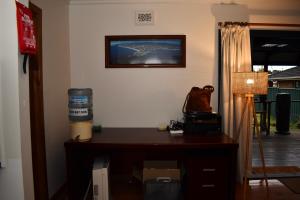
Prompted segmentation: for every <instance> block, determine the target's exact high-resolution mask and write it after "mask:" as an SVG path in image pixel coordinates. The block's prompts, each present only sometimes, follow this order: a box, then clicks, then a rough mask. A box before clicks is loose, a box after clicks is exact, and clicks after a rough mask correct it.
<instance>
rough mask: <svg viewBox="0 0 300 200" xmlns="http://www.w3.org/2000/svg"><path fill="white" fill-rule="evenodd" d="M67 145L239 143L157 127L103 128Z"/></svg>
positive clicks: (222, 145) (218, 144)
mask: <svg viewBox="0 0 300 200" xmlns="http://www.w3.org/2000/svg"><path fill="white" fill-rule="evenodd" d="M65 146H66V147H68V146H102V147H126V146H127V147H128V146H130V147H141V146H143V147H155V146H160V147H176V148H180V147H183V148H194V147H197V148H199V147H200V146H201V147H233V148H236V147H237V146H238V145H237V143H235V142H234V141H233V139H231V138H230V137H228V136H226V135H222V136H200V135H183V136H171V135H170V134H169V133H168V132H167V131H158V130H157V129H155V128H103V129H102V132H101V133H95V134H93V138H92V139H91V140H89V141H87V142H78V141H73V140H69V141H67V142H65Z"/></svg>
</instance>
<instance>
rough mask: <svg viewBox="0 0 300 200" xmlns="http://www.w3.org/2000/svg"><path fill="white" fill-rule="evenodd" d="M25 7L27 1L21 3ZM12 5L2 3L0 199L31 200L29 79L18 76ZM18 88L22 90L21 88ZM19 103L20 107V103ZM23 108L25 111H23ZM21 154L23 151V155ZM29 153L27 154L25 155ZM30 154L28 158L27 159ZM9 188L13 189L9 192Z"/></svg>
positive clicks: (14, 9)
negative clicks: (0, 162) (1, 159)
mask: <svg viewBox="0 0 300 200" xmlns="http://www.w3.org/2000/svg"><path fill="white" fill-rule="evenodd" d="M22 2H23V3H25V4H27V3H28V1H26V0H24V1H22ZM15 11H16V8H15V2H14V1H10V0H2V1H1V6H0V13H1V17H0V20H1V27H5V28H3V29H1V38H0V43H1V49H2V55H1V65H0V66H1V73H0V74H1V90H2V91H1V97H0V99H1V101H0V102H2V112H1V115H2V116H1V117H0V119H1V123H2V131H3V136H4V144H5V158H6V165H5V168H3V169H0V199H34V196H33V177H32V168H31V156H30V152H31V144H30V142H29V143H28V141H27V137H29V138H30V127H29V122H28V120H27V119H26V118H24V117H27V116H28V115H29V112H28V107H29V104H28V93H27V91H28V79H27V78H26V77H25V78H24V77H23V76H22V75H21V72H20V70H19V66H20V65H19V63H20V62H21V59H22V58H21V56H20V55H19V54H18V43H17V27H16V12H15ZM20 86H21V87H20ZM20 102H21V104H20ZM22 109H24V110H22ZM22 151H23V152H22ZM28 152H29V153H28ZM28 154H29V156H28ZM11 188H14V191H13V192H12V190H11Z"/></svg>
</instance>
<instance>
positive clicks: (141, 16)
mask: <svg viewBox="0 0 300 200" xmlns="http://www.w3.org/2000/svg"><path fill="white" fill-rule="evenodd" d="M135 24H136V25H153V24H154V12H153V11H152V10H138V11H135Z"/></svg>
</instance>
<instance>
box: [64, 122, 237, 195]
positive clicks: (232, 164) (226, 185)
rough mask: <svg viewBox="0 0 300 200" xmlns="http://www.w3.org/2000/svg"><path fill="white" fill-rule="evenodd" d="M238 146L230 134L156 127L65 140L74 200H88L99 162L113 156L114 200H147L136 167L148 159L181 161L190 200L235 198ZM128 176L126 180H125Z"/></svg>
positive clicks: (116, 129) (113, 129) (68, 174)
mask: <svg viewBox="0 0 300 200" xmlns="http://www.w3.org/2000/svg"><path fill="white" fill-rule="evenodd" d="M237 148H238V145H237V144H236V143H234V142H233V140H232V139H230V138H229V137H227V136H211V137H208V136H206V137H200V136H195V135H193V136H186V135H185V136H182V137H172V136H170V135H169V133H168V132H159V131H157V130H156V129H154V128H104V129H103V130H102V133H100V134H94V136H93V138H92V140H91V141H88V142H75V141H71V140H70V141H67V142H65V150H66V160H67V179H68V194H69V199H72V200H76V199H82V198H83V195H84V192H85V190H86V188H87V185H88V182H89V180H90V179H91V173H92V164H93V159H94V157H96V156H99V155H103V154H105V155H109V157H110V159H111V172H110V176H111V177H110V178H111V183H110V187H111V193H112V197H113V198H112V199H113V200H127V199H128V200H135V199H137V200H141V199H143V192H142V191H143V186H142V184H141V183H134V182H133V181H132V180H130V179H131V178H132V176H131V175H132V169H133V166H135V167H141V168H142V167H143V161H144V160H178V162H179V163H180V165H181V166H183V168H184V169H185V170H184V171H185V172H186V173H185V176H184V179H183V181H184V199H189V200H190V199H191V200H197V199H204V200H205V199H211V200H213V199H218V200H222V199H224V200H225V199H226V200H229V199H234V192H235V177H236V176H235V174H236V154H237ZM124 177H125V178H124Z"/></svg>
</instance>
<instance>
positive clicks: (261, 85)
mask: <svg viewBox="0 0 300 200" xmlns="http://www.w3.org/2000/svg"><path fill="white" fill-rule="evenodd" d="M232 93H233V94H267V93H268V73H267V72H234V73H233V74H232Z"/></svg>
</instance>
